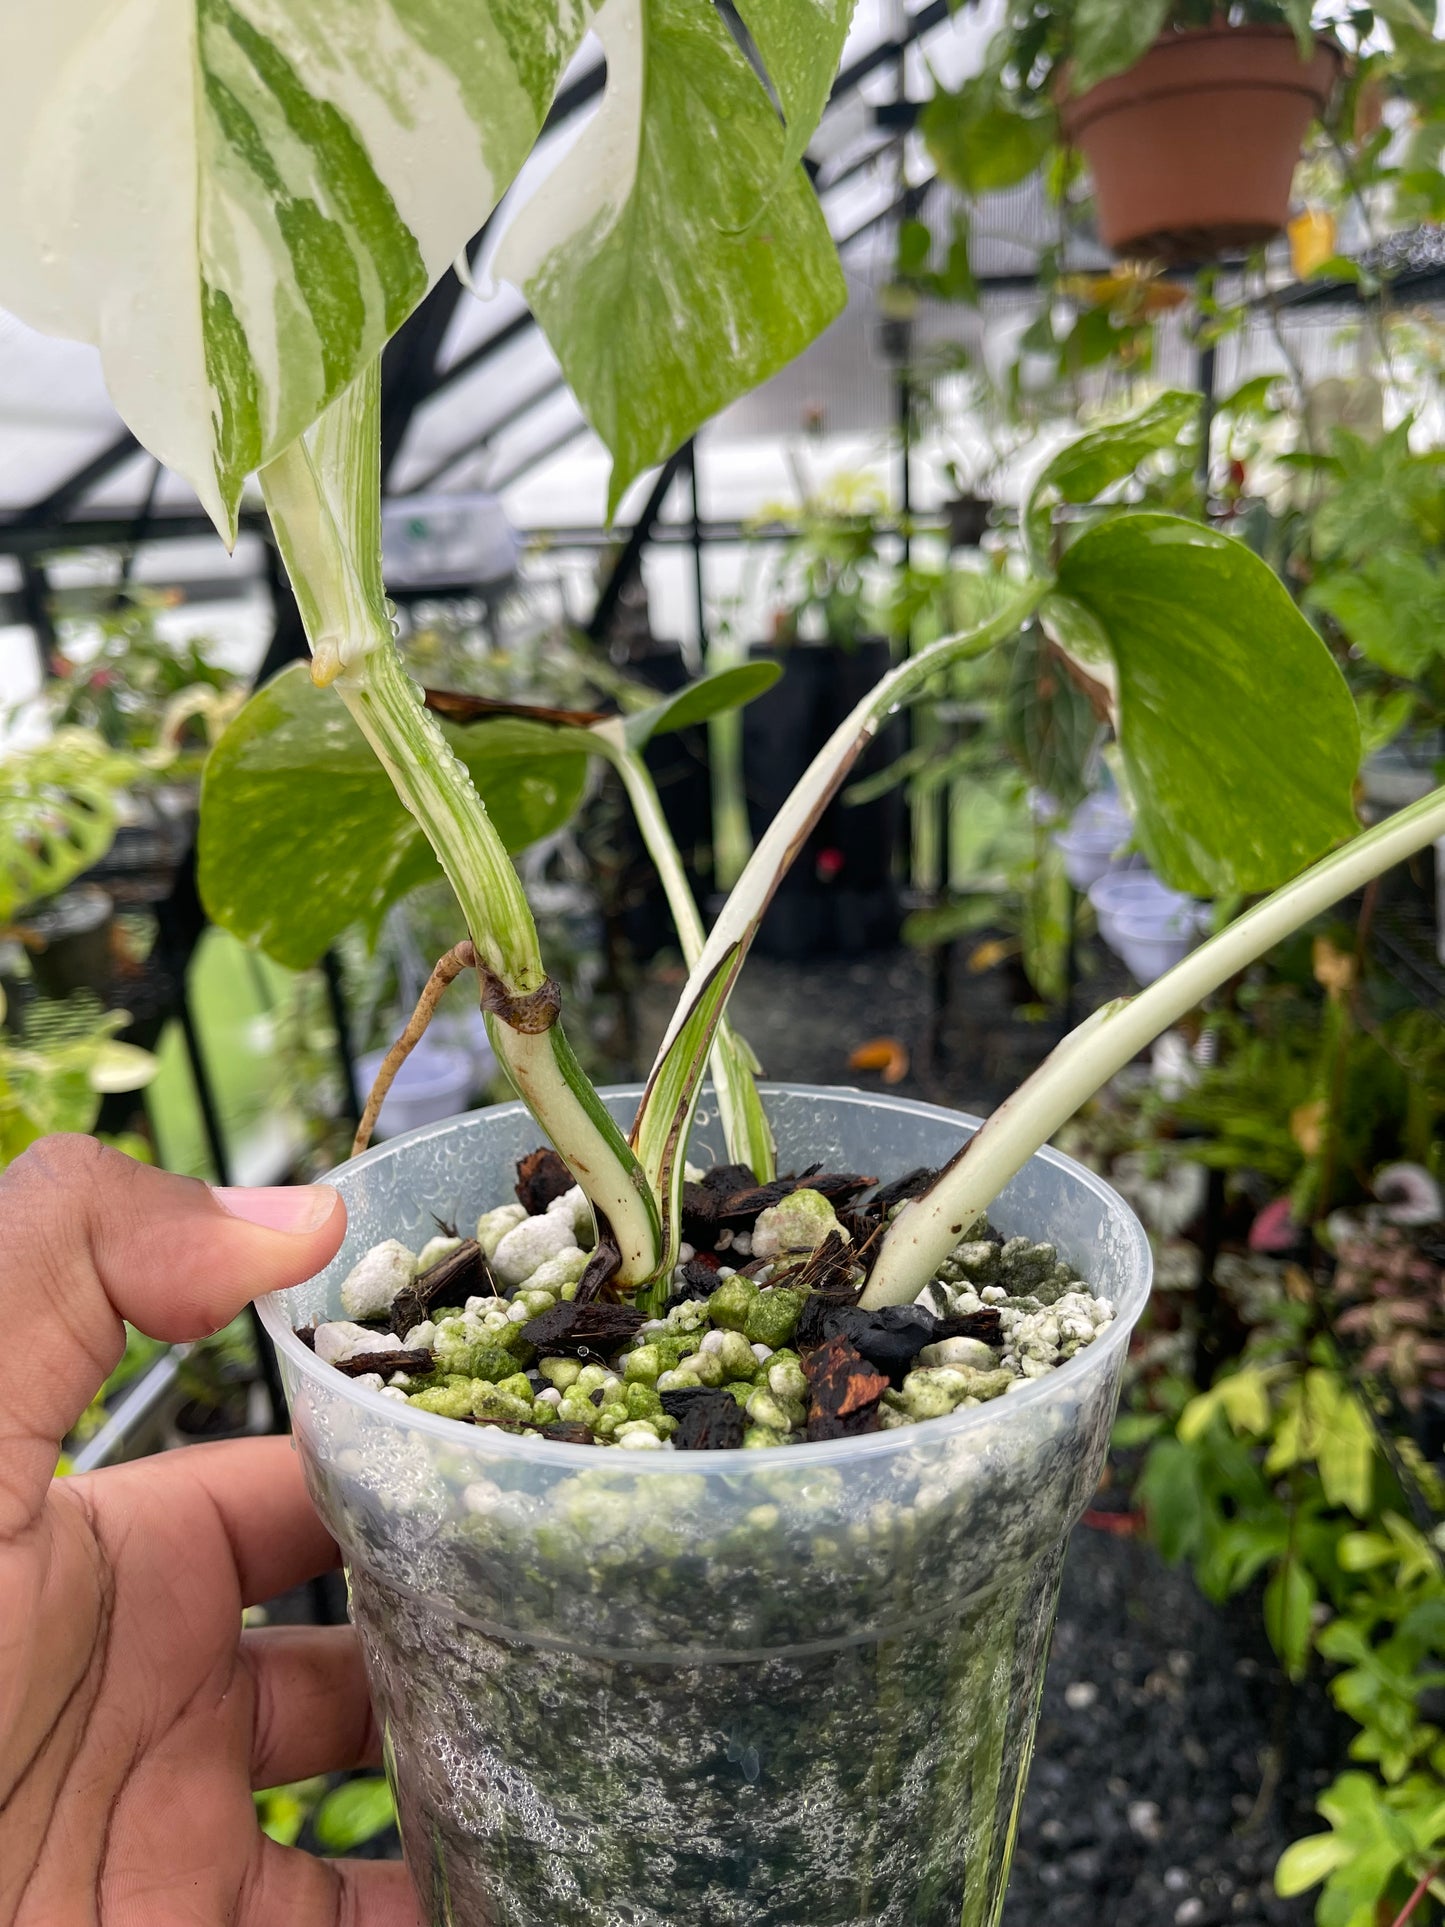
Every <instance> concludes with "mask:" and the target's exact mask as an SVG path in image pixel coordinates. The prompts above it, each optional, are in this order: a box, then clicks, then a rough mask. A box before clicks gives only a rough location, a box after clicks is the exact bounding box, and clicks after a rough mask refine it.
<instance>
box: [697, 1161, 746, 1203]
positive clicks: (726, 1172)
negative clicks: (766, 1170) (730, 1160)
mask: <svg viewBox="0 0 1445 1927" xmlns="http://www.w3.org/2000/svg"><path fill="white" fill-rule="evenodd" d="M757 1181H758V1174H757V1172H756V1171H754V1170H753V1169H752V1167H751V1166H750V1165H747V1164H715V1165H714V1166H713V1167H712V1169H711V1171H704V1172H703V1175H702V1188H703V1190H704V1191H713V1192H715V1193H716V1194H717V1196H718V1197H720V1198H730V1197H731V1196H732V1194H733V1193H734V1192H735V1191H747V1190H750V1189H751V1188H752V1186H753V1185H755V1184H756V1183H757Z"/></svg>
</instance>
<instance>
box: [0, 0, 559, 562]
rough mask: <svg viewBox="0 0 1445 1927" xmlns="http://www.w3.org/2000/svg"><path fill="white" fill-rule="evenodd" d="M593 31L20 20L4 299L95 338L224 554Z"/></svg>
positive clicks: (512, 153)
mask: <svg viewBox="0 0 1445 1927" xmlns="http://www.w3.org/2000/svg"><path fill="white" fill-rule="evenodd" d="M586 25H587V17H586V11H585V10H584V8H582V7H580V6H577V5H575V4H573V0H531V4H529V5H519V4H518V3H517V0H472V3H471V4H469V5H468V6H467V7H466V8H465V9H456V8H446V7H442V6H438V5H436V4H435V3H434V0H372V4H370V5H368V6H366V7H344V6H342V7H338V6H336V5H329V4H328V5H311V6H275V5H270V4H267V0H180V4H178V5H176V6H172V7H167V8H162V9H156V8H147V7H136V8H126V9H116V8H113V7H95V6H84V7H63V8H56V7H33V8H24V9H22V10H21V12H20V13H19V14H17V16H16V18H15V21H14V22H13V28H14V30H13V32H11V33H10V34H9V35H8V36H7V43H6V57H5V61H4V63H3V67H0V107H3V113H4V122H5V126H6V128H7V130H8V135H9V138H10V139H11V140H12V141H13V142H14V143H15V151H16V152H17V153H20V152H23V153H25V154H26V155H27V156H28V157H29V168H28V172H27V187H26V190H25V192H24V194H23V195H22V194H20V193H18V192H17V193H15V194H12V195H7V196H6V199H5V203H4V207H3V210H0V299H3V301H4V303H5V305H6V307H8V308H10V309H12V310H13V311H14V312H15V313H16V314H18V315H20V316H21V317H22V318H23V319H25V320H27V321H29V322H30V323H31V324H32V325H33V326H35V327H38V328H41V329H43V330H45V331H46V332H47V333H51V334H63V335H70V336H72V337H75V338H76V339H79V340H82V341H89V342H93V343H94V344H95V345H96V346H97V347H98V348H99V350H100V353H101V359H102V362H103V364H104V368H105V374H106V380H107V382H108V384H109V386H110V390H111V394H112V396H113V398H114V400H115V404H116V406H117V408H118V409H119V410H120V412H121V414H122V416H123V417H124V418H125V420H126V422H127V423H128V424H129V425H130V427H131V428H132V429H134V431H135V433H136V434H137V436H138V437H139V438H140V440H141V441H142V442H143V443H144V444H145V445H146V447H147V448H149V449H150V450H151V451H152V452H153V453H154V454H156V455H158V456H160V457H161V459H162V460H163V461H164V462H165V463H166V464H167V466H168V467H170V468H173V469H175V470H177V471H178V472H179V473H180V474H182V475H184V476H185V477H186V479H187V480H188V481H189V482H190V483H191V484H192V486H193V487H194V488H195V489H196V491H197V493H198V494H199V495H200V498H201V501H202V502H203V504H204V505H205V508H206V510H207V513H208V514H209V515H210V516H211V517H212V519H213V520H214V521H215V523H216V526H217V527H218V528H219V529H220V530H221V531H222V533H223V534H224V535H226V536H227V537H228V538H233V537H234V533H235V526H236V514H237V511H238V508H239V505H240V497H241V485H242V482H243V480H244V478H245V476H246V474H247V472H248V471H249V470H251V469H254V468H256V467H257V466H258V465H259V464H260V463H262V462H265V461H267V460H269V459H270V458H271V457H272V456H274V455H276V454H277V453H279V452H280V451H281V450H282V449H283V448H285V447H286V446H287V444H288V443H290V442H292V441H294V440H295V438H296V437H297V436H298V435H299V434H300V433H301V432H302V431H303V430H304V429H306V428H308V427H309V426H310V425H311V423H312V422H314V421H315V420H316V419H317V417H318V416H319V415H320V414H321V412H322V411H323V409H325V408H326V407H327V406H328V404H329V403H330V402H331V401H333V400H334V399H335V397H336V396H337V395H338V394H340V392H341V390H342V389H343V388H344V387H346V386H347V384H348V383H349V382H350V381H351V380H352V379H353V377H354V376H355V375H356V374H357V373H358V372H359V371H360V370H361V369H362V368H363V367H365V366H366V364H367V363H368V362H370V361H371V360H373V359H374V358H375V356H376V355H377V353H378V351H379V350H380V348H381V345H382V343H383V342H384V341H385V340H386V339H387V337H388V336H389V335H390V334H392V333H393V332H394V331H395V330H396V328H397V327H399V326H400V324H401V322H402V321H403V320H404V319H405V318H406V316H407V314H408V313H409V312H410V311H411V309H412V308H413V307H414V306H415V305H416V303H417V302H418V301H419V300H420V299H421V297H422V295H423V294H424V293H425V292H426V289H427V287H428V286H429V284H430V283H431V282H432V281H434V280H435V279H436V278H437V276H438V275H440V274H441V273H442V272H443V271H444V270H445V269H446V268H447V267H448V266H449V264H450V263H451V262H452V261H453V260H454V259H455V257H456V255H457V253H458V252H459V251H460V250H461V249H462V248H463V247H464V246H465V245H466V243H467V241H468V240H469V239H470V238H471V236H472V235H473V234H474V233H475V232H476V231H477V229H478V228H479V227H480V226H481V224H482V222H483V220H484V219H485V218H486V216H487V214H488V212H489V210H490V209H491V208H492V207H493V206H494V205H495V203H496V201H497V200H498V198H499V196H500V195H501V193H502V192H503V190H504V189H505V188H506V187H507V186H508V184H509V183H510V182H511V180H512V178H513V176H514V175H515V174H516V172H517V170H518V169H519V168H520V166H521V164H522V162H523V161H524V160H525V158H526V156H527V154H528V152H529V151H530V149H531V147H532V143H533V141H534V139H535V137H536V134H537V130H538V128H539V127H540V126H541V123H542V119H543V117H544V115H545V114H546V111H547V108H548V105H549V103H550V101H551V98H552V95H553V93H554V91H555V88H556V85H557V81H558V78H559V76H560V75H561V73H562V71H563V69H564V68H565V67H566V65H567V63H568V61H569V60H570V59H571V56H572V54H573V53H574V51H575V50H576V48H577V45H578V43H579V42H580V40H581V37H582V34H583V32H584V30H585V28H586ZM61 237H63V243H62V241H61Z"/></svg>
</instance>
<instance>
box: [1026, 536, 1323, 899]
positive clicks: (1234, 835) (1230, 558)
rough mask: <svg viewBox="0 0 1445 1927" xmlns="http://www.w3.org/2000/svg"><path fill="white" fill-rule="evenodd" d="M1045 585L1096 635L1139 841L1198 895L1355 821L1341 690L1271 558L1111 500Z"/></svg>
mask: <svg viewBox="0 0 1445 1927" xmlns="http://www.w3.org/2000/svg"><path fill="white" fill-rule="evenodd" d="M1058 585H1059V591H1060V593H1061V595H1062V596H1064V597H1065V598H1067V599H1068V600H1069V601H1071V602H1073V603H1076V604H1077V605H1078V606H1079V609H1080V610H1081V611H1082V612H1083V616H1084V618H1085V619H1086V620H1087V623H1088V625H1089V628H1090V631H1091V633H1092V634H1093V635H1094V636H1096V637H1098V638H1101V639H1102V640H1103V641H1104V642H1105V643H1106V644H1107V647H1108V650H1109V654H1110V656H1111V658H1112V662H1113V666H1114V671H1115V675H1116V678H1117V683H1118V731H1119V743H1120V749H1121V752H1122V755H1123V760H1124V767H1125V770H1126V772H1127V775H1128V780H1129V789H1130V794H1131V796H1132V798H1133V800H1134V806H1135V811H1136V817H1135V822H1136V830H1137V834H1138V838H1139V842H1140V845H1141V847H1142V849H1143V850H1144V853H1145V855H1146V856H1147V857H1148V859H1149V862H1150V864H1151V865H1152V867H1153V868H1154V869H1155V871H1156V872H1157V873H1158V874H1159V875H1160V876H1161V877H1163V878H1164V880H1165V881H1166V882H1167V883H1170V884H1173V885H1174V886H1175V887H1176V888H1177V889H1181V890H1188V891H1192V892H1193V893H1195V894H1196V895H1199V896H1213V895H1218V894H1223V893H1225V892H1227V891H1236V890H1238V891H1256V890H1270V889H1273V888H1275V887H1276V886H1277V885H1278V884H1280V883H1282V882H1283V881H1284V880H1285V879H1286V878H1287V877H1290V876H1292V875H1294V874H1295V872H1296V871H1298V870H1300V869H1301V868H1303V867H1304V865H1305V864H1307V863H1309V862H1310V861H1311V860H1312V859H1314V858H1315V857H1318V856H1319V855H1321V854H1322V853H1323V852H1324V851H1325V850H1327V849H1328V848H1329V847H1330V846H1331V845H1332V844H1334V843H1336V842H1338V841H1339V840H1340V839H1341V838H1343V837H1346V836H1348V835H1349V834H1350V832H1351V831H1352V830H1353V829H1354V827H1355V815H1354V806H1353V801H1352V786H1353V783H1354V778H1355V772H1356V769H1357V767H1358V764H1359V752H1360V739H1359V726H1358V723H1357V721H1356V718H1355V709H1354V704H1353V703H1352V702H1351V700H1350V693H1349V690H1348V688H1347V687H1346V684H1345V680H1344V677H1343V676H1342V675H1341V674H1340V671H1339V669H1338V667H1337V666H1336V664H1335V662H1334V659H1333V658H1332V657H1331V655H1330V652H1329V650H1328V649H1327V648H1326V647H1325V645H1324V643H1323V642H1322V641H1321V640H1320V638H1319V636H1318V635H1317V634H1316V633H1315V631H1314V630H1313V629H1312V628H1311V627H1310V625H1309V623H1308V622H1306V620H1305V619H1304V617H1303V616H1302V615H1301V614H1300V612H1299V610H1298V609H1297V608H1296V607H1295V605H1294V603H1293V602H1292V601H1291V600H1290V597H1289V594H1288V592H1287V591H1286V590H1285V589H1284V587H1283V586H1282V585H1281V583H1280V582H1279V580H1278V578H1277V577H1276V576H1275V575H1274V573H1273V571H1272V570H1271V569H1270V568H1269V567H1268V566H1267V565H1266V564H1265V563H1263V562H1261V561H1260V559H1259V558H1258V556H1256V555H1254V554H1253V553H1252V552H1251V551H1250V550H1248V549H1246V548H1245V547H1244V546H1243V544H1242V543H1239V542H1235V541H1233V540H1231V539H1230V537H1228V536H1225V535H1220V534H1219V533H1218V532H1217V531H1216V530H1214V529H1210V528H1206V527H1204V526H1203V525H1202V524H1200V523H1197V522H1190V521H1186V520H1185V519H1184V518H1183V517H1181V516H1174V515H1159V514H1152V513H1150V514H1137V515H1121V516H1115V517H1113V518H1111V519H1110V520H1108V521H1105V522H1101V523H1099V524H1098V525H1097V526H1096V527H1095V528H1093V529H1090V530H1089V531H1088V532H1087V533H1086V534H1084V535H1082V536H1081V537H1080V538H1079V540H1078V541H1077V542H1076V543H1075V544H1074V545H1073V547H1072V548H1070V549H1069V550H1068V551H1067V552H1066V553H1065V555H1064V559H1063V562H1062V564H1061V565H1060V569H1059V576H1058Z"/></svg>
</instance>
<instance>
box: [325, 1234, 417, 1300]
mask: <svg viewBox="0 0 1445 1927" xmlns="http://www.w3.org/2000/svg"><path fill="white" fill-rule="evenodd" d="M416 1272H417V1259H416V1255H415V1253H414V1252H410V1251H408V1250H407V1248H406V1246H405V1245H404V1244H403V1243H402V1242H401V1240H400V1239H399V1238H386V1239H384V1240H383V1241H382V1243H380V1244H379V1245H373V1246H372V1247H371V1249H370V1251H368V1252H366V1253H364V1254H363V1256H362V1257H360V1258H358V1259H357V1261H356V1263H355V1264H354V1265H353V1266H352V1267H351V1270H350V1271H349V1272H348V1273H347V1275H346V1282H345V1283H344V1284H343V1285H342V1287H341V1308H342V1310H343V1311H349V1312H350V1313H351V1315H352V1317H353V1318H381V1317H383V1316H384V1315H385V1314H386V1313H387V1312H389V1311H390V1310H391V1307H392V1303H393V1301H394V1299H395V1298H396V1294H397V1293H398V1292H399V1291H401V1290H402V1289H403V1287H405V1286H406V1285H409V1284H410V1283H411V1281H412V1279H413V1278H414V1277H415V1276H416Z"/></svg>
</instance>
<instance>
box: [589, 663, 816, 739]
mask: <svg viewBox="0 0 1445 1927" xmlns="http://www.w3.org/2000/svg"><path fill="white" fill-rule="evenodd" d="M782 673H783V669H782V664H781V663H776V662H740V663H737V664H736V665H735V666H734V667H733V668H731V669H719V670H718V671H717V672H716V674H715V675H711V676H702V677H700V678H699V679H698V681H696V682H690V683H689V684H688V685H687V687H686V688H685V689H679V690H678V691H677V693H676V695H674V696H669V697H668V698H667V700H666V701H665V702H660V703H654V704H652V705H651V707H650V708H648V709H639V710H635V711H634V712H633V714H632V715H630V716H629V717H628V718H627V719H626V722H625V723H624V725H623V729H624V733H625V735H626V738H627V744H628V747H629V748H630V749H641V748H642V746H643V745H644V744H645V743H649V742H651V740H652V738H653V737H654V736H661V735H663V734H665V733H667V732H668V731H670V730H675V729H690V728H691V727H692V726H693V725H694V724H696V723H705V722H708V721H709V720H710V719H711V718H712V717H714V716H724V715H726V714H727V712H728V711H729V710H731V709H742V708H744V707H746V705H747V704H748V703H750V702H755V701H756V700H757V698H758V697H759V696H761V695H763V694H764V693H765V692H766V691H767V690H769V689H771V688H772V686H773V684H774V683H775V682H776V681H777V680H778V678H779V676H781V675H782Z"/></svg>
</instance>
